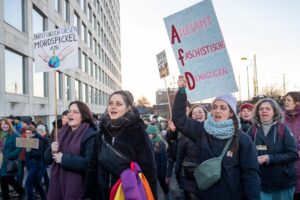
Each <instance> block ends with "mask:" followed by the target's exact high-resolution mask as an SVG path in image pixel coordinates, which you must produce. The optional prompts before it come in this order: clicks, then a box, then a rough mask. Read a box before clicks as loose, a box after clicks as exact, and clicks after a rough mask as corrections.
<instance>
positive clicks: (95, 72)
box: [93, 63, 98, 80]
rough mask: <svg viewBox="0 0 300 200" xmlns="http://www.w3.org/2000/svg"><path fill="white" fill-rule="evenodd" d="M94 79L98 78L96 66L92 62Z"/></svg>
mask: <svg viewBox="0 0 300 200" xmlns="http://www.w3.org/2000/svg"><path fill="white" fill-rule="evenodd" d="M93 77H94V79H95V80H97V78H98V66H97V64H96V63H94V76H93Z"/></svg>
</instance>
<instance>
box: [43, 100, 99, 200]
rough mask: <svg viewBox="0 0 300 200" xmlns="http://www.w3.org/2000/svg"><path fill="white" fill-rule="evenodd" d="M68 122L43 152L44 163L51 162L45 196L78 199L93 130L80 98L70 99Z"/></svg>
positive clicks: (94, 129)
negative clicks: (47, 188)
mask: <svg viewBox="0 0 300 200" xmlns="http://www.w3.org/2000/svg"><path fill="white" fill-rule="evenodd" d="M67 116H68V124H66V125H64V126H63V127H62V128H61V129H60V131H59V133H58V141H55V142H53V143H52V144H51V147H50V148H48V149H47V150H46V152H45V155H44V157H45V162H46V164H51V163H52V167H51V173H50V185H49V191H48V196H47V199H48V200H51V199H55V200H63V199H81V197H82V196H83V187H84V175H85V173H86V169H87V164H88V161H89V160H90V157H91V153H92V151H93V144H94V140H95V135H96V132H97V128H96V126H95V125H94V124H93V117H92V113H91V111H90V109H89V108H88V106H87V105H86V104H85V103H83V102H81V101H74V102H71V103H70V105H69V109H68V115H67Z"/></svg>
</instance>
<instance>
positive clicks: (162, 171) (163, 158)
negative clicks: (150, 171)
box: [152, 140, 167, 180]
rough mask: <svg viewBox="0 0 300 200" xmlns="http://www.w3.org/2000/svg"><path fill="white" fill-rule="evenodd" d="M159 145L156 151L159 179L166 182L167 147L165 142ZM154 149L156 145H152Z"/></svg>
mask: <svg viewBox="0 0 300 200" xmlns="http://www.w3.org/2000/svg"><path fill="white" fill-rule="evenodd" d="M158 143H159V144H158V148H157V150H155V149H154V158H155V163H156V171H157V177H159V178H160V179H161V180H165V178H166V173H167V145H166V143H165V141H163V140H161V141H159V142H158ZM152 147H153V148H155V144H152Z"/></svg>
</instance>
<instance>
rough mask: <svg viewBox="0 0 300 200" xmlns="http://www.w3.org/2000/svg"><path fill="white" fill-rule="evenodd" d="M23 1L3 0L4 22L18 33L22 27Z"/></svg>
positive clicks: (23, 27) (22, 29) (23, 28)
mask: <svg viewBox="0 0 300 200" xmlns="http://www.w3.org/2000/svg"><path fill="white" fill-rule="evenodd" d="M24 5H25V4H24V0H4V20H5V22H7V23H8V24H10V25H12V26H13V27H15V28H16V29H18V30H20V31H23V32H24V31H25V26H24V24H25V23H24V22H25V20H24V18H25V17H24Z"/></svg>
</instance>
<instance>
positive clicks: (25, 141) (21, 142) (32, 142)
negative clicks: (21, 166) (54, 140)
mask: <svg viewBox="0 0 300 200" xmlns="http://www.w3.org/2000/svg"><path fill="white" fill-rule="evenodd" d="M16 147H21V148H32V149H38V148H39V139H37V138H21V137H18V138H16Z"/></svg>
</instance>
